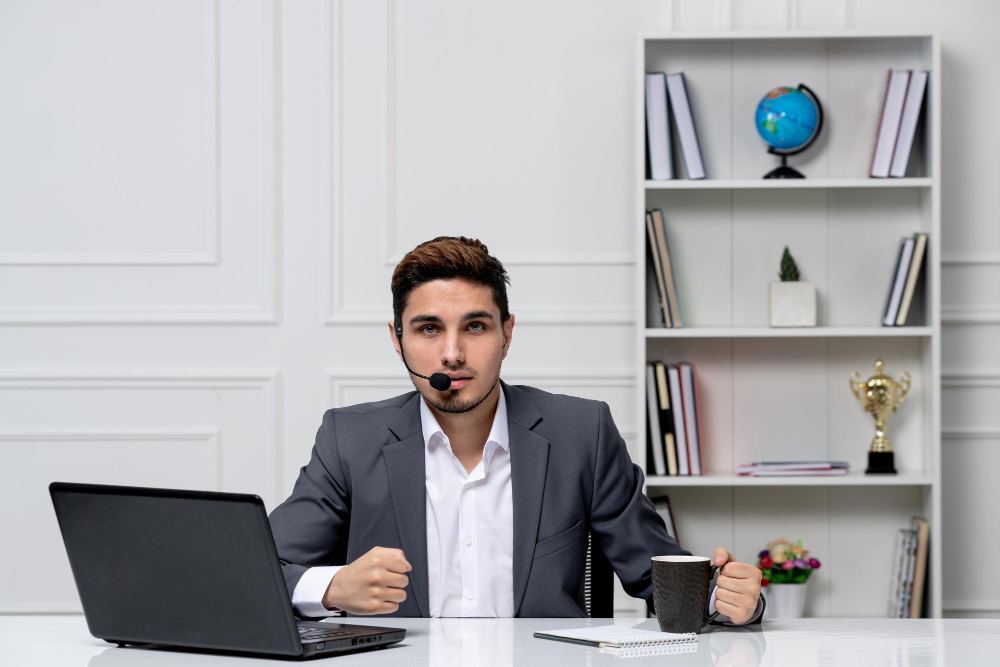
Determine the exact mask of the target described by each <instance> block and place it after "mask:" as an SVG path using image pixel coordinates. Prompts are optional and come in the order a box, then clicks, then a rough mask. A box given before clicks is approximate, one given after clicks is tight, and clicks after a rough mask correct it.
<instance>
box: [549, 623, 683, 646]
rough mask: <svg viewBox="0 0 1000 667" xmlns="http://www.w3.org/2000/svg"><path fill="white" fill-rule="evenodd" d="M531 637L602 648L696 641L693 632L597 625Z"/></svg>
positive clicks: (553, 631)
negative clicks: (656, 630)
mask: <svg viewBox="0 0 1000 667" xmlns="http://www.w3.org/2000/svg"><path fill="white" fill-rule="evenodd" d="M533 636H534V637H537V638H538V639H552V640H555V641H564V642H570V643H572V644H586V645H587V646H600V647H602V648H604V647H615V648H630V647H636V646H662V645H669V644H679V643H682V642H694V641H696V640H697V635H695V634H694V633H693V632H684V633H673V632H655V631H653V630H642V629H640V628H629V627H625V626H623V625H598V626H596V627H590V628H569V629H566V630H548V631H544V632H536V633H534V635H533Z"/></svg>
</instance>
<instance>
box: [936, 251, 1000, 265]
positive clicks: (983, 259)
mask: <svg viewBox="0 0 1000 667" xmlns="http://www.w3.org/2000/svg"><path fill="white" fill-rule="evenodd" d="M941 263H942V264H950V265H953V266H956V265H957V266H962V265H969V264H973V265H975V264H1000V252H952V253H945V254H943V255H941Z"/></svg>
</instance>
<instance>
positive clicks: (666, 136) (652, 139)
mask: <svg viewBox="0 0 1000 667" xmlns="http://www.w3.org/2000/svg"><path fill="white" fill-rule="evenodd" d="M646 142H647V143H646V146H647V148H648V149H649V177H650V178H651V179H653V180H654V181H663V180H668V179H671V178H673V177H674V166H673V163H672V161H671V147H670V121H669V118H668V115H667V81H666V75H665V74H664V73H663V72H651V73H647V74H646Z"/></svg>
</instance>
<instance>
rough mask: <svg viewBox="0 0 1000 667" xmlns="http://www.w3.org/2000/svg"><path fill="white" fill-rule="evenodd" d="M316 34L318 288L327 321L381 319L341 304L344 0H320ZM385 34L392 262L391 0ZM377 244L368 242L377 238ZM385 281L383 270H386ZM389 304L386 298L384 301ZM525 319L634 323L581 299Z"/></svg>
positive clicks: (549, 261) (388, 260)
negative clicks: (323, 189) (320, 186)
mask: <svg viewBox="0 0 1000 667" xmlns="http://www.w3.org/2000/svg"><path fill="white" fill-rule="evenodd" d="M321 12H322V14H321V20H320V30H321V33H322V34H321V42H322V44H323V46H322V48H323V49H324V51H323V54H322V63H323V69H322V76H323V81H324V82H326V84H327V85H326V86H324V90H323V91H322V93H321V102H320V104H321V108H322V109H323V117H324V118H328V119H329V122H328V123H324V124H323V128H322V132H323V136H321V142H322V143H321V145H323V146H327V147H329V151H324V155H323V157H322V165H321V170H322V175H323V179H322V182H323V183H327V184H329V187H328V188H327V193H328V196H326V197H324V198H323V208H322V211H321V216H322V220H323V221H324V223H323V224H322V225H321V226H322V236H323V239H322V243H321V244H320V247H321V249H322V251H321V256H320V264H321V275H322V280H323V288H322V292H321V298H322V301H323V308H324V309H325V310H324V311H323V312H325V313H326V316H325V319H324V323H325V324H326V325H328V326H330V325H358V324H360V325H381V324H382V323H383V322H385V321H386V319H388V318H387V317H386V315H385V313H386V311H387V310H388V309H387V308H386V307H373V306H350V305H347V303H346V302H347V297H346V292H345V290H346V288H347V286H348V285H349V284H350V282H349V281H348V280H347V276H346V274H345V272H344V267H345V266H346V257H345V253H344V248H345V242H344V226H345V225H346V224H348V221H347V220H346V219H345V214H344V207H343V197H344V193H345V192H346V187H345V184H344V175H345V169H344V162H343V146H344V132H345V128H344V117H345V113H344V86H343V81H344V62H345V57H344V41H345V35H344V16H343V12H344V9H343V2H342V0H335V1H334V2H333V3H332V6H331V5H329V4H324V5H323V7H322V9H321ZM385 16H386V25H385V34H386V80H385V90H386V119H387V125H386V138H387V160H386V173H385V179H386V193H387V194H386V215H385V216H384V217H382V223H383V228H382V229H381V233H380V236H381V239H382V242H383V243H384V244H385V245H384V247H385V254H383V255H382V257H381V258H380V260H379V261H381V263H382V264H383V265H384V266H385V267H387V268H390V269H391V268H392V267H395V266H396V265H397V264H398V263H399V262H400V260H402V258H403V256H404V255H405V253H406V252H408V251H409V248H406V249H401V248H398V239H399V228H398V225H399V219H400V216H399V206H398V195H397V190H396V184H397V174H398V162H397V150H396V149H397V139H396V138H397V136H398V128H397V122H396V120H397V114H396V100H397V87H396V62H397V57H398V49H397V39H396V31H397V19H398V17H397V5H396V0H385ZM375 245H376V244H373V246H375ZM500 260H501V261H502V262H503V263H504V265H505V266H553V267H559V266H578V267H608V266H632V265H634V264H635V257H634V256H633V254H632V253H558V252H547V251H540V252H529V253H512V254H508V255H504V256H502V257H500ZM385 279H386V282H387V283H388V279H389V272H388V271H387V272H386V277H385ZM387 305H388V304H387ZM518 312H519V314H521V315H522V317H523V319H522V322H523V323H524V324H633V314H632V309H631V308H618V307H613V306H609V307H597V308H592V307H581V308H566V307H563V306H558V307H557V306H552V307H548V306H544V305H543V306H538V307H532V308H529V309H524V308H522V309H520V310H519V311H518Z"/></svg>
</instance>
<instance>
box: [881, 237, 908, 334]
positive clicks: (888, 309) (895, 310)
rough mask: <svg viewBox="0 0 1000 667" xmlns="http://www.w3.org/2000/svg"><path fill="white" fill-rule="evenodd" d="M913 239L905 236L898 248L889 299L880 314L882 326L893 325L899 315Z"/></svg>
mask: <svg viewBox="0 0 1000 667" xmlns="http://www.w3.org/2000/svg"><path fill="white" fill-rule="evenodd" d="M913 246H914V241H913V239H912V238H906V239H903V241H902V246H901V247H900V248H899V258H898V259H897V260H896V275H895V277H894V278H893V281H892V287H891V288H890V289H889V300H888V301H887V302H886V304H885V315H883V316H882V324H883V326H887V327H891V326H895V324H896V318H897V317H898V316H899V304H900V302H901V301H902V299H903V288H904V286H905V285H906V276H907V275H908V274H909V271H910V260H911V259H912V258H913Z"/></svg>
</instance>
